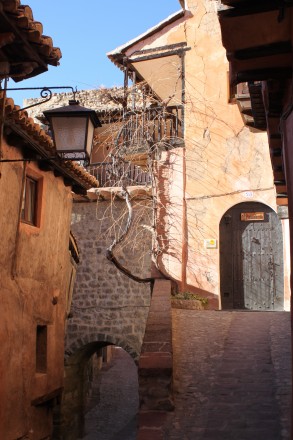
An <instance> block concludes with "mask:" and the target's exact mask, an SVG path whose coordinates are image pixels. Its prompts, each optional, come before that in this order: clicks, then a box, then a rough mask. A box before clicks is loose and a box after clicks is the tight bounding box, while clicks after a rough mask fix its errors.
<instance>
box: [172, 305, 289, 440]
mask: <svg viewBox="0 0 293 440" xmlns="http://www.w3.org/2000/svg"><path fill="white" fill-rule="evenodd" d="M173 351H174V353H173V355H174V392H175V411H174V413H172V415H170V417H169V423H168V426H167V428H166V430H165V436H164V438H165V439H168V440H201V439H202V440H289V439H290V422H289V420H290V404H291V394H290V393H291V352H290V314H289V313H287V312H244V311H243V312H241V311H232V312H230V311H229V312H228V311H227V312H226V311H225V312H224V311H194V310H181V309H174V310H173Z"/></svg>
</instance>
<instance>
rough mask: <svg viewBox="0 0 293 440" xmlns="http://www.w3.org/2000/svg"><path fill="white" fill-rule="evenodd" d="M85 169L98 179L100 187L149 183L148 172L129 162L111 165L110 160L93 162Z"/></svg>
mask: <svg viewBox="0 0 293 440" xmlns="http://www.w3.org/2000/svg"><path fill="white" fill-rule="evenodd" d="M87 171H88V172H89V173H90V174H91V175H92V176H95V178H96V179H97V180H98V181H99V183H100V187H111V186H122V184H123V185H126V186H145V185H150V184H151V175H150V173H148V172H146V171H144V170H143V169H142V168H140V167H138V166H136V165H135V164H133V163H131V162H122V163H119V165H117V166H113V164H112V162H103V163H93V164H91V165H90V166H88V167H87Z"/></svg>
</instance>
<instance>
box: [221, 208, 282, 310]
mask: <svg viewBox="0 0 293 440" xmlns="http://www.w3.org/2000/svg"><path fill="white" fill-rule="evenodd" d="M220 280H221V282H220V289H221V302H222V309H248V310H283V309H284V276H283V238H282V225H281V222H280V220H279V218H278V216H277V214H276V213H275V212H274V211H273V210H272V209H271V208H269V207H268V206H266V205H264V204H262V203H257V202H248V203H239V204H238V205H235V206H233V207H232V208H231V209H229V210H228V211H227V212H226V213H225V214H224V216H223V217H222V219H221V222H220Z"/></svg>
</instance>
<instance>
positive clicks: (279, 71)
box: [235, 67, 292, 84]
mask: <svg viewBox="0 0 293 440" xmlns="http://www.w3.org/2000/svg"><path fill="white" fill-rule="evenodd" d="M235 76H236V78H235V79H236V82H237V84H238V83H242V82H250V81H267V80H268V79H288V78H291V76H292V68H291V67H283V68H280V67H279V68H277V67H271V68H267V69H259V70H254V69H252V70H247V71H240V72H237V73H236V75H235Z"/></svg>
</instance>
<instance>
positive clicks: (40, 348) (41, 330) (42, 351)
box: [36, 325, 47, 373]
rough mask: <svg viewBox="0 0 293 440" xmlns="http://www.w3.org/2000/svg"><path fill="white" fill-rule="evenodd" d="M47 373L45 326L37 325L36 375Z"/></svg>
mask: <svg viewBox="0 0 293 440" xmlns="http://www.w3.org/2000/svg"><path fill="white" fill-rule="evenodd" d="M46 372H47V326H46V325H38V326H37V335H36V373H46Z"/></svg>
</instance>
